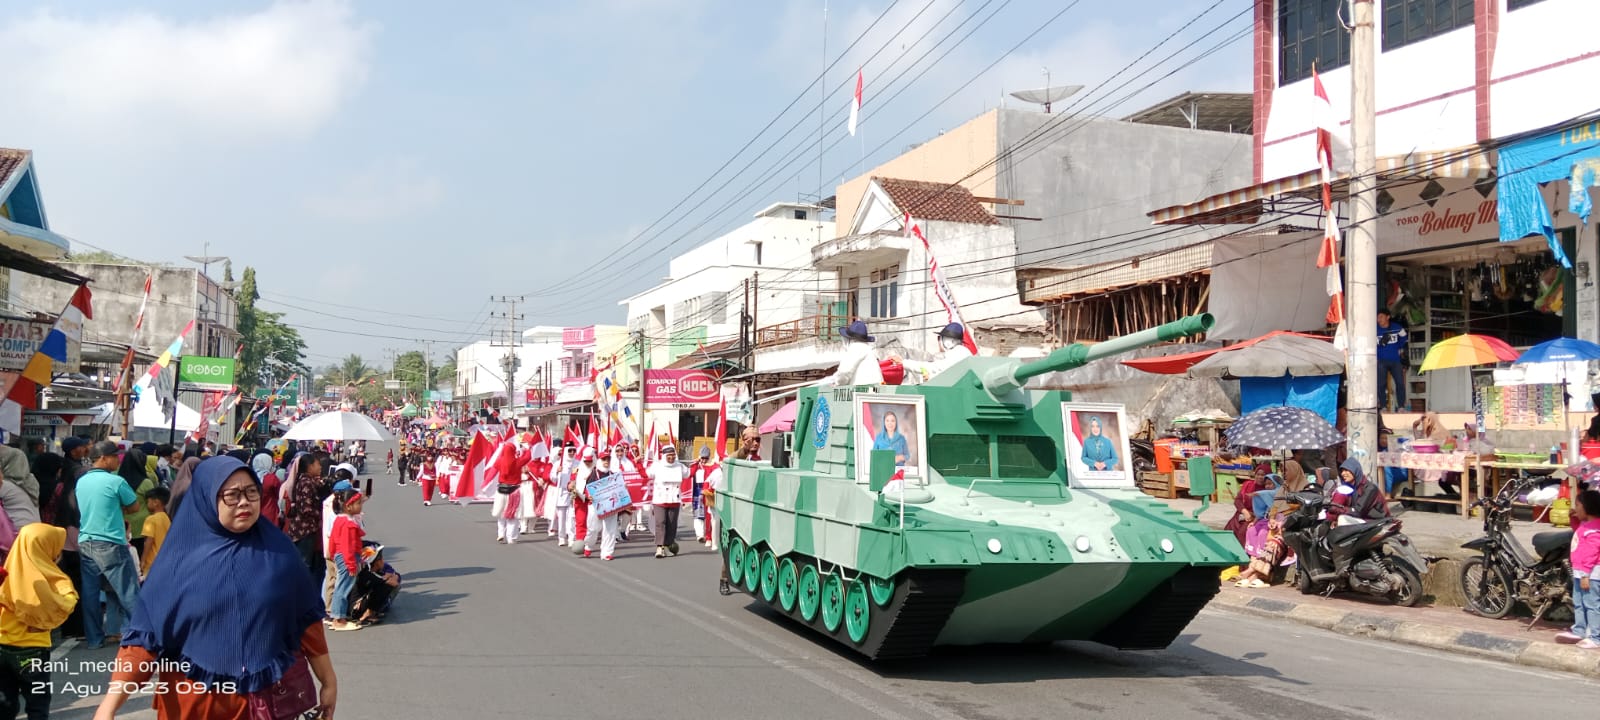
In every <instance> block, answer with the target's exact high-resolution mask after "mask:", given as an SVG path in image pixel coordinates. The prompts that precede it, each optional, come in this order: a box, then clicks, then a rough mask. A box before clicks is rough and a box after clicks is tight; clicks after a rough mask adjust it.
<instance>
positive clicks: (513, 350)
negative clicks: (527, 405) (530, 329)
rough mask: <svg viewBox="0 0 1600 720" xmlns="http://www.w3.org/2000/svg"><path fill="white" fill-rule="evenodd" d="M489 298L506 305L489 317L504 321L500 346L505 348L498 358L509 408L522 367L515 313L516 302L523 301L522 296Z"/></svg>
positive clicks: (513, 398)
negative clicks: (503, 338) (503, 372)
mask: <svg viewBox="0 0 1600 720" xmlns="http://www.w3.org/2000/svg"><path fill="white" fill-rule="evenodd" d="M489 299H490V300H492V301H494V302H497V303H500V304H502V305H505V306H506V311H505V312H499V313H490V317H497V318H501V319H504V320H505V321H506V342H505V343H504V344H503V345H500V347H504V348H506V354H505V355H503V356H501V358H500V369H502V370H504V371H505V373H506V405H505V406H506V407H507V408H510V407H511V406H512V404H513V403H515V402H516V398H515V396H514V395H513V393H515V392H516V388H517V369H518V368H520V367H522V358H520V357H518V356H517V349H518V348H519V347H521V346H522V337H521V336H520V335H518V334H517V321H518V320H521V319H522V316H521V315H518V314H517V304H518V303H521V302H525V301H526V300H527V298H525V297H522V296H520V295H519V296H517V297H509V296H504V295H502V296H500V297H490V298H489Z"/></svg>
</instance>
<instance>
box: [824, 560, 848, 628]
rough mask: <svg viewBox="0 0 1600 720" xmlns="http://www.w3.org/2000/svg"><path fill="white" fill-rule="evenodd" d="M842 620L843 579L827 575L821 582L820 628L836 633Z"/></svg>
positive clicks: (831, 574)
mask: <svg viewBox="0 0 1600 720" xmlns="http://www.w3.org/2000/svg"><path fill="white" fill-rule="evenodd" d="M842 620H844V579H842V578H840V577H839V574H838V573H828V578H827V579H826V580H823V581H822V627H824V628H827V630H828V632H838V631H839V623H840V621H842Z"/></svg>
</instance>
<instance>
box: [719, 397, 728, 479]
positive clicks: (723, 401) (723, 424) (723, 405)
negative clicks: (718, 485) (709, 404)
mask: <svg viewBox="0 0 1600 720" xmlns="http://www.w3.org/2000/svg"><path fill="white" fill-rule="evenodd" d="M716 438H717V439H716V443H717V450H716V452H717V462H719V463H720V462H722V461H723V460H726V459H728V398H726V397H720V398H718V399H717V434H716Z"/></svg>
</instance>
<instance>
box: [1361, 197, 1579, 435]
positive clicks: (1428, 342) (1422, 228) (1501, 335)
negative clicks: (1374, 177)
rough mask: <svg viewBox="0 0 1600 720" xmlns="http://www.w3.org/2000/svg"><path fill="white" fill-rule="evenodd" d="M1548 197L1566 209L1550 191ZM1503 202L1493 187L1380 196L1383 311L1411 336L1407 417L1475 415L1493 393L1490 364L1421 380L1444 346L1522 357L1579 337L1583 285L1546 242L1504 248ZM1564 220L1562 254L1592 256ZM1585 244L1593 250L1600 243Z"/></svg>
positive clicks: (1522, 241)
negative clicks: (1463, 339)
mask: <svg viewBox="0 0 1600 720" xmlns="http://www.w3.org/2000/svg"><path fill="white" fill-rule="evenodd" d="M1543 195H1545V196H1546V199H1548V200H1549V201H1550V202H1561V203H1565V201H1566V198H1565V191H1564V189H1563V188H1559V187H1555V186H1553V185H1552V186H1548V187H1546V188H1544V189H1543ZM1498 201H1499V197H1498V192H1497V183H1496V182H1495V181H1493V180H1476V181H1474V180H1465V179H1448V178H1442V179H1430V180H1425V181H1419V182H1413V183H1407V184H1399V185H1391V186H1388V187H1385V188H1384V190H1383V191H1382V195H1381V196H1380V199H1379V209H1380V211H1383V214H1382V215H1381V216H1380V219H1379V226H1378V248H1379V267H1380V272H1379V278H1380V282H1381V287H1380V288H1379V298H1378V305H1379V307H1387V308H1389V310H1390V312H1391V314H1392V316H1393V319H1394V320H1397V321H1399V322H1400V323H1401V324H1403V325H1404V326H1405V327H1406V329H1407V332H1408V335H1409V342H1408V347H1407V358H1408V360H1409V361H1410V362H1409V364H1410V368H1409V370H1408V372H1407V374H1406V387H1405V398H1406V402H1405V404H1404V405H1403V406H1401V407H1400V408H1399V409H1400V411H1402V412H1406V411H1410V412H1423V411H1434V412H1468V411H1471V410H1472V409H1473V397H1474V389H1475V388H1479V387H1485V386H1488V385H1491V384H1493V373H1494V369H1495V366H1493V365H1482V366H1475V367H1462V368H1447V369H1442V370H1431V371H1429V372H1427V373H1421V372H1418V369H1419V368H1420V366H1421V365H1422V360H1423V358H1424V357H1425V356H1426V355H1427V353H1428V350H1429V348H1431V347H1432V346H1433V345H1434V344H1436V343H1439V342H1441V341H1443V340H1445V339H1448V338H1450V337H1454V336H1457V335H1462V334H1469V333H1470V334H1474V335H1484V336H1488V337H1492V338H1497V339H1500V340H1504V341H1505V342H1506V343H1508V344H1509V345H1511V346H1512V347H1514V348H1518V349H1525V348H1527V347H1530V346H1533V345H1537V344H1539V343H1541V342H1545V341H1547V340H1553V339H1555V338H1558V337H1563V336H1566V337H1574V336H1577V335H1578V334H1579V330H1580V323H1579V321H1578V319H1579V316H1580V312H1578V308H1577V306H1578V305H1580V304H1581V302H1582V293H1581V292H1580V285H1581V283H1580V282H1579V278H1578V277H1577V276H1576V275H1575V274H1574V272H1573V271H1572V270H1569V269H1568V268H1566V267H1563V266H1562V263H1561V262H1560V261H1559V259H1558V257H1557V255H1556V253H1555V252H1554V251H1553V250H1552V247H1551V244H1550V243H1549V242H1548V241H1547V240H1546V239H1545V238H1544V237H1542V236H1535V237H1529V238H1523V239H1518V240H1515V241H1513V242H1502V241H1501V238H1500V223H1499V220H1498V218H1499V208H1498ZM1563 216H1564V218H1565V220H1566V224H1567V226H1566V227H1560V228H1557V229H1555V230H1554V234H1555V237H1556V241H1557V242H1558V243H1559V244H1560V246H1561V250H1562V252H1563V253H1564V255H1565V256H1566V257H1577V256H1579V255H1583V256H1590V255H1592V254H1593V251H1594V248H1593V247H1582V246H1581V245H1580V241H1579V233H1578V232H1577V229H1576V228H1575V227H1573V222H1574V220H1575V218H1573V217H1572V216H1571V215H1570V214H1566V213H1563ZM1586 235H1587V240H1586V242H1587V243H1589V245H1591V246H1592V245H1593V243H1594V234H1593V233H1592V232H1591V233H1587V234H1586ZM1584 267H1585V268H1586V267H1587V266H1584ZM1590 302H1591V303H1592V302H1593V301H1592V300H1591V301H1590ZM1591 315H1592V313H1591ZM1391 392H1392V391H1391ZM1392 402H1393V401H1392V400H1391V403H1392Z"/></svg>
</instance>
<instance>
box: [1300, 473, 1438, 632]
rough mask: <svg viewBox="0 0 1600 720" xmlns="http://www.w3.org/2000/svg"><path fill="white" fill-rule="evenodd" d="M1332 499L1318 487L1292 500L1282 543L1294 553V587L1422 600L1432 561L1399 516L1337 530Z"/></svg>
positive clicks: (1399, 602)
mask: <svg viewBox="0 0 1600 720" xmlns="http://www.w3.org/2000/svg"><path fill="white" fill-rule="evenodd" d="M1330 504H1331V502H1330V500H1329V499H1328V498H1327V497H1325V496H1323V494H1322V492H1321V491H1320V490H1318V489H1316V488H1315V487H1314V486H1313V487H1311V488H1308V489H1306V490H1304V491H1301V492H1298V493H1294V494H1293V495H1290V496H1289V515H1288V516H1287V517H1285V518H1284V522H1283V539H1284V542H1286V543H1288V545H1289V547H1290V548H1292V549H1294V554H1295V558H1296V564H1295V584H1296V586H1298V587H1299V588H1300V592H1302V593H1305V594H1307V595H1312V594H1323V595H1331V594H1333V593H1335V592H1338V591H1340V590H1353V591H1355V592H1359V593H1365V594H1368V595H1374V596H1377V597H1381V598H1385V599H1387V600H1389V601H1390V602H1392V603H1394V604H1396V605H1400V606H1402V607H1411V606H1412V605H1416V604H1417V602H1418V601H1419V600H1421V599H1422V572H1423V570H1424V569H1425V568H1427V567H1428V564H1427V561H1425V560H1423V559H1422V555H1421V554H1420V553H1418V552H1417V549H1416V546H1414V545H1412V544H1411V539H1410V538H1407V537H1406V536H1405V534H1404V533H1402V532H1400V521H1399V520H1396V519H1394V518H1384V519H1382V520H1372V521H1369V522H1364V523H1360V524H1356V525H1346V526H1343V527H1335V526H1334V525H1333V524H1332V523H1331V522H1330V521H1329V520H1328V512H1327V510H1328V508H1329V505H1330Z"/></svg>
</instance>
